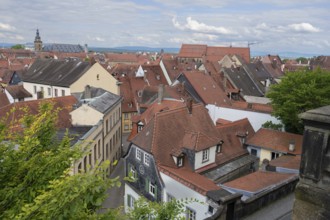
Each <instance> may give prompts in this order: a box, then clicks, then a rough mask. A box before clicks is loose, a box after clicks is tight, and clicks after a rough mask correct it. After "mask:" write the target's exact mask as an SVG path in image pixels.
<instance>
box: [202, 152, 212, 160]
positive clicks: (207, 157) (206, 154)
mask: <svg viewBox="0 0 330 220" xmlns="http://www.w3.org/2000/svg"><path fill="white" fill-rule="evenodd" d="M209 155H210V149H206V150H203V157H202V162H203V163H204V162H206V161H208V160H209Z"/></svg>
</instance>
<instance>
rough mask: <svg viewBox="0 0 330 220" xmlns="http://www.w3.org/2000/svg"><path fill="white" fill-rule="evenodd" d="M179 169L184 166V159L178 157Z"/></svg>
mask: <svg viewBox="0 0 330 220" xmlns="http://www.w3.org/2000/svg"><path fill="white" fill-rule="evenodd" d="M177 165H178V167H182V166H183V157H178V163H177Z"/></svg>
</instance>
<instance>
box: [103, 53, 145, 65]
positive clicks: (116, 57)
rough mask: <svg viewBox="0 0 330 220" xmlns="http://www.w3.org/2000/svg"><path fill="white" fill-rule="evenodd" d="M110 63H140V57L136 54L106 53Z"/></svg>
mask: <svg viewBox="0 0 330 220" xmlns="http://www.w3.org/2000/svg"><path fill="white" fill-rule="evenodd" d="M105 56H106V58H107V59H108V61H109V62H116V63H138V61H139V60H138V56H137V55H136V54H134V53H106V54H105Z"/></svg>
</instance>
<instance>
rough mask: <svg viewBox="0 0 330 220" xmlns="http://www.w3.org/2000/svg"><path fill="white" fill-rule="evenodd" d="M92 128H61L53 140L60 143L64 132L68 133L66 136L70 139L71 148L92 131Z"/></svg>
mask: <svg viewBox="0 0 330 220" xmlns="http://www.w3.org/2000/svg"><path fill="white" fill-rule="evenodd" d="M92 127H93V126H75V127H70V128H68V129H66V128H65V129H64V128H61V129H59V130H58V131H57V132H56V136H55V139H56V140H57V141H59V142H60V141H61V140H62V139H63V138H64V136H65V134H66V132H67V131H68V135H69V138H70V144H71V146H73V145H74V144H76V143H77V142H78V141H79V140H80V139H81V138H82V137H84V136H85V134H86V133H87V132H89V131H90V130H91V129H92Z"/></svg>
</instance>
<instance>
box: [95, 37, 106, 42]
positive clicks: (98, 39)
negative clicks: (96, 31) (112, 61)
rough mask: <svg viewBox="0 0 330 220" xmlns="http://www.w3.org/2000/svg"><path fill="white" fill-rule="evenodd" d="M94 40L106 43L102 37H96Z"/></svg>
mask: <svg viewBox="0 0 330 220" xmlns="http://www.w3.org/2000/svg"><path fill="white" fill-rule="evenodd" d="M94 40H96V41H99V42H103V41H105V39H104V38H101V37H95V38H94Z"/></svg>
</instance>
